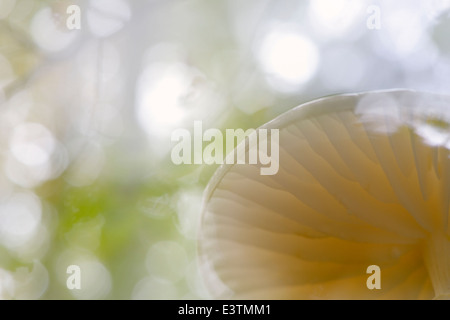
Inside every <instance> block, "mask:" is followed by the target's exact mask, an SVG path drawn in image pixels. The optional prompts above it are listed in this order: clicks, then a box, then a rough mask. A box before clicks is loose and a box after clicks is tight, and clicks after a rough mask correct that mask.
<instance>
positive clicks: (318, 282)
mask: <svg viewBox="0 0 450 320" xmlns="http://www.w3.org/2000/svg"><path fill="white" fill-rule="evenodd" d="M261 129H279V170H278V172H277V173H276V174H275V175H261V174H260V168H261V167H262V165H261V164H235V165H227V164H225V165H223V166H222V167H221V168H219V170H218V171H217V172H216V173H215V175H214V177H213V178H212V180H211V182H210V184H209V185H208V187H207V190H206V192H205V199H204V205H203V212H202V221H201V237H200V241H199V251H200V259H201V269H202V270H201V271H202V274H203V277H204V279H205V282H206V284H207V286H208V288H209V289H210V291H211V293H212V295H213V297H215V298H236V299H433V298H436V299H441V298H443V299H445V298H450V227H449V200H450V158H449V157H450V150H449V149H450V98H449V97H446V96H440V95H434V94H428V93H418V92H414V91H407V90H393V91H384V92H381V91H379V92H369V93H362V94H349V95H340V96H333V97H328V98H323V99H319V100H316V101H313V102H310V103H306V104H304V105H301V106H299V107H296V108H294V109H292V110H290V111H288V112H286V113H284V114H282V115H281V116H279V117H278V118H276V119H274V120H273V121H271V122H269V123H267V124H266V125H264V126H263V127H261V128H259V129H258V130H261ZM248 141H249V140H248V139H247V140H246V141H244V142H242V145H241V146H240V147H243V146H245V148H246V149H245V150H246V152H247V154H248V152H250V151H251V148H253V147H254V146H250V145H249V143H248ZM269 143H270V142H269ZM269 150H270V149H269ZM370 265H377V266H379V267H380V270H381V289H373V290H370V289H368V287H367V285H366V281H367V278H368V277H369V276H370V275H369V274H367V272H366V270H367V268H368V266H370Z"/></svg>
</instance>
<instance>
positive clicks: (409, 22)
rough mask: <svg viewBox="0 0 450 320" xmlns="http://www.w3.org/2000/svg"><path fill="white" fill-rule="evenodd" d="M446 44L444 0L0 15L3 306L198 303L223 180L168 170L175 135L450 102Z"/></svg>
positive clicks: (30, 10)
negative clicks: (375, 100) (413, 99)
mask: <svg viewBox="0 0 450 320" xmlns="http://www.w3.org/2000/svg"><path fill="white" fill-rule="evenodd" d="M71 5H77V6H78V8H79V9H80V11H79V13H80V15H79V18H80V19H79V22H80V24H79V26H78V27H79V28H78V27H76V28H73V29H72V30H71V29H70V28H69V27H68V26H70V25H71V24H70V23H72V26H73V23H75V22H76V20H73V19H74V16H73V15H72V13H73V12H75V14H76V11H70V13H68V12H67V9H68V7H70V6H71ZM68 19H69V20H68ZM74 21H75V22H74ZM68 22H70V23H69V24H68ZM449 33H450V0H420V1H419V0H397V1H390V0H389V1H376V0H373V1H366V0H314V1H289V0H288V1H275V0H270V1H267V0H246V1H240V0H216V1H210V0H169V1H168V0H147V1H144V0H135V1H131V0H129V1H126V0H91V1H88V0H84V1H82V0H80V1H75V0H72V1H66V0H60V1H58V0H54V1H50V0H48V1H45V0H42V1H37V0H33V1H30V0H0V299H207V298H208V297H209V296H208V293H207V292H206V290H205V287H204V285H203V284H202V279H201V275H199V273H198V270H197V262H196V238H197V231H198V219H199V214H200V209H201V199H202V193H203V190H204V188H205V186H206V184H207V183H208V181H209V179H210V177H211V175H212V174H213V173H214V170H215V169H217V165H178V166H177V165H174V164H173V163H172V161H171V158H170V152H171V149H172V147H173V146H174V144H175V143H173V142H172V141H171V133H172V132H173V131H174V130H175V129H177V128H186V129H188V130H192V127H193V123H194V121H195V120H202V121H203V127H204V130H205V128H208V127H214V128H219V129H221V130H224V129H225V128H243V129H248V128H256V127H258V126H260V125H262V124H264V123H265V122H267V121H269V120H271V119H272V118H274V117H275V116H277V115H279V114H281V113H283V112H284V111H287V110H289V109H291V108H293V107H295V106H296V105H298V104H300V103H303V102H306V101H309V100H311V99H314V98H318V97H322V96H326V95H332V94H338V93H345V92H358V91H366V90H376V89H390V88H400V87H402V88H412V89H418V90H423V91H430V92H438V93H450V38H449V36H448V34H449ZM70 265H77V266H79V267H80V269H81V289H80V290H69V289H68V287H67V286H66V282H67V279H68V277H69V276H70V274H67V268H68V266H70Z"/></svg>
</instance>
